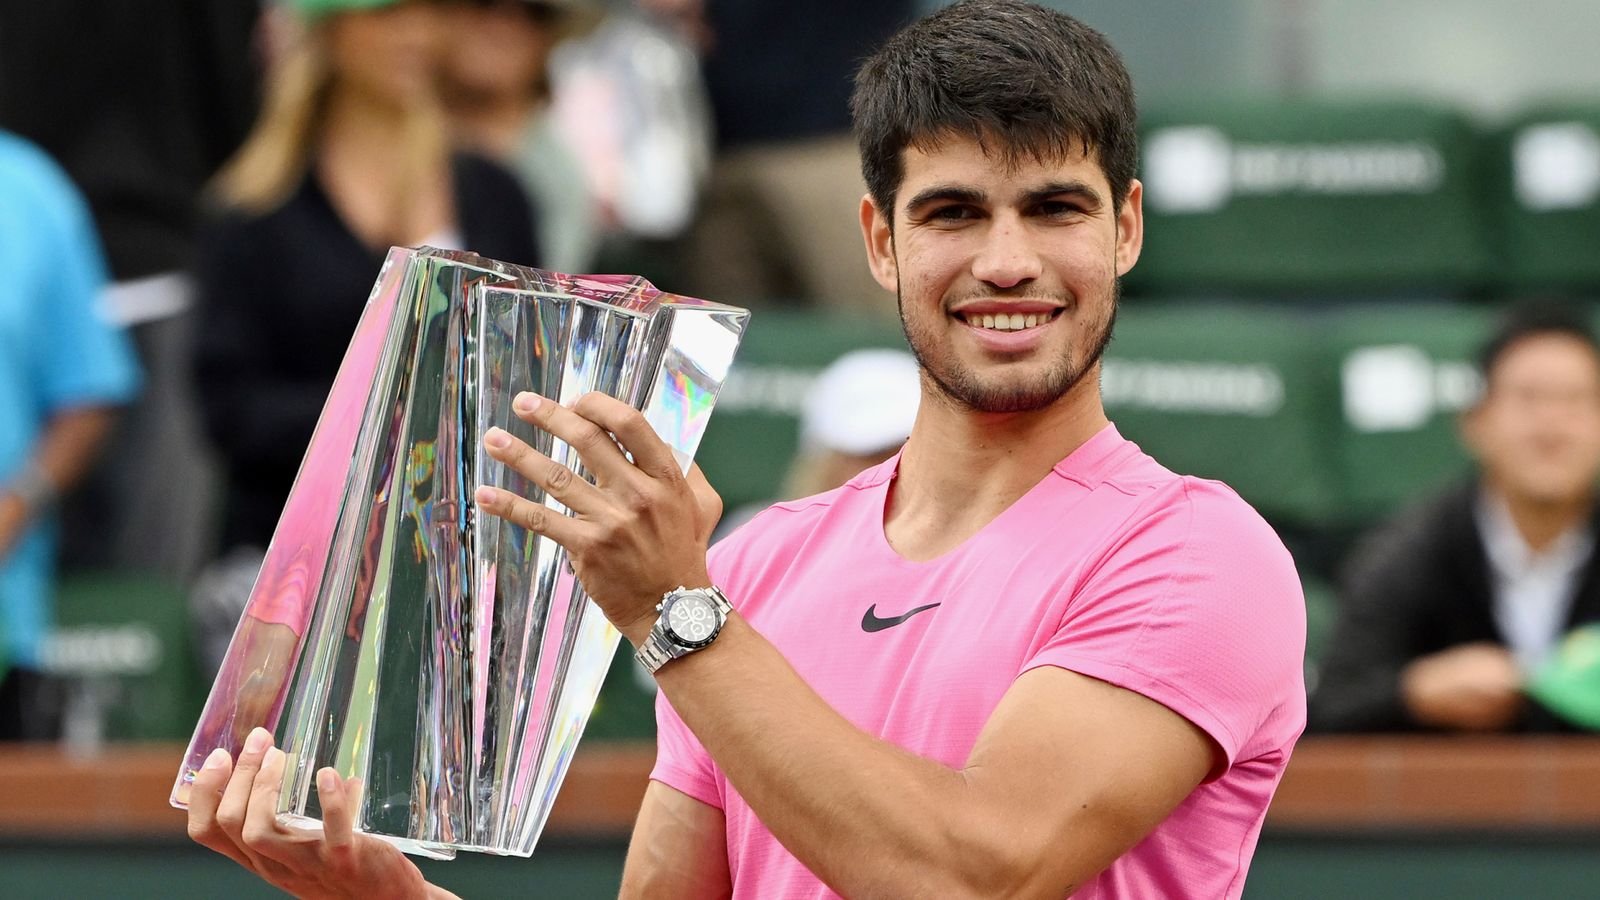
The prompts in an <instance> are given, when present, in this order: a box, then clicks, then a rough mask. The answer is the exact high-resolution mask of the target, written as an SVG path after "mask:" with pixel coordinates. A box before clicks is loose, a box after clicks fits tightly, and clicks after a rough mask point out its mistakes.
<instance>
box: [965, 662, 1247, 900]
mask: <svg viewBox="0 0 1600 900" xmlns="http://www.w3.org/2000/svg"><path fill="white" fill-rule="evenodd" d="M1223 758H1224V757H1223V753H1222V750H1221V748H1220V747H1219V746H1218V744H1217V743H1216V742H1215V741H1213V740H1212V739H1211V738H1210V737H1209V736H1208V735H1207V734H1206V733H1205V732H1204V731H1202V730H1201V729H1200V728H1198V727H1197V726H1195V725H1194V724H1193V723H1191V722H1190V721H1189V720H1187V719H1185V718H1183V717H1182V716H1180V715H1178V714H1177V713H1175V712H1173V711H1172V710H1171V709H1169V708H1167V707H1165V706H1163V705H1161V704H1160V703H1157V702H1156V701H1154V700H1151V699H1149V698H1148V697H1145V696H1143V695H1141V694H1138V693H1135V692H1133V691H1130V690H1126V689H1124V688H1120V687H1117V686H1115V685H1112V684H1109V683H1107V682H1104V681H1099V680H1097V679H1094V678H1090V677H1088V676H1085V675H1080V674H1078V673H1076V672H1071V671H1068V670H1066V669H1061V668H1056V667H1054V666H1041V667H1039V668H1035V669H1032V670H1030V671H1028V672H1026V673H1024V674H1023V675H1022V676H1021V677H1019V678H1018V679H1017V681H1016V682H1015V683H1014V684H1013V685H1012V686H1011V688H1010V690H1008V691H1007V692H1006V695H1005V697H1004V698H1003V699H1002V700H1001V702H1000V705H999V706H998V707H997V708H996V709H995V712H994V714H993V715H992V716H991V717H990V718H989V721H988V722H987V723H986V724H985V726H984V729H983V732H982V734H980V735H979V737H978V741H977V744H976V745H975V746H974V748H973V751H972V754H971V756H970V757H969V758H968V762H967V766H966V767H965V769H964V770H963V773H962V774H963V776H964V778H965V780H966V781H967V784H968V785H969V787H970V788H971V790H972V792H973V793H972V795H973V796H974V798H977V799H978V804H979V806H980V808H981V809H983V810H985V811H986V812H987V813H989V814H991V815H992V816H993V818H991V819H990V821H991V822H992V823H993V824H994V827H997V828H1004V829H1008V830H1010V831H1011V832H1012V833H1014V834H1015V835H1016V838H1017V840H1016V842H1015V846H1016V848H1017V852H1018V853H1019V854H1023V855H1024V856H1025V857H1028V858H1024V859H1020V860H1017V862H1019V863H1021V864H1022V865H1023V866H1024V867H1025V868H1026V867H1034V870H1035V871H1037V872H1039V874H1040V877H1039V881H1038V883H1037V884H1036V885H1034V887H1035V888H1036V889H1037V890H1030V891H1028V892H1027V893H1028V894H1029V895H1032V894H1034V893H1046V894H1047V893H1049V892H1050V891H1052V890H1058V889H1059V887H1060V886H1063V885H1067V886H1071V887H1073V888H1075V887H1077V886H1078V885H1081V884H1083V883H1084V882H1085V881H1086V880H1088V879H1089V878H1091V877H1093V876H1094V875H1095V874H1096V873H1098V872H1099V871H1101V870H1102V869H1104V868H1105V867H1106V866H1108V865H1110V864H1111V862H1112V861H1113V860H1115V859H1116V858H1117V857H1118V856H1120V855H1122V854H1123V853H1124V852H1126V851H1127V850H1128V849H1130V848H1131V847H1133V846H1134V845H1135V844H1137V843H1138V842H1139V841H1140V840H1141V839H1143V838H1144V837H1145V836H1146V835H1147V834H1149V833H1150V832H1151V831H1152V830H1154V829H1155V827H1156V826H1157V825H1159V824H1161V822H1162V821H1163V820H1164V819H1166V817H1167V816H1168V815H1169V814H1170V813H1171V812H1172V811H1173V810H1174V809H1176V808H1177V807H1178V805H1179V804H1181V803H1182V802H1183V800H1184V798H1186V797H1188V796H1189V794H1190V793H1191V792H1192V791H1193V790H1194V789H1195V788H1196V787H1197V786H1198V785H1199V784H1200V783H1201V781H1203V780H1204V779H1205V778H1206V776H1207V774H1208V773H1210V772H1212V771H1213V770H1214V769H1216V768H1217V767H1219V766H1220V765H1222V764H1223V763H1222V761H1223Z"/></svg>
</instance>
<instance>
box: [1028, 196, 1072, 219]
mask: <svg viewBox="0 0 1600 900" xmlns="http://www.w3.org/2000/svg"><path fill="white" fill-rule="evenodd" d="M1080 212H1082V210H1080V209H1079V208H1078V207H1077V206H1075V205H1074V204H1071V203H1067V202H1066V201H1063V200H1046V201H1045V202H1043V203H1041V204H1039V214H1040V215H1042V216H1044V217H1046V218H1050V219H1059V218H1065V217H1066V216H1074V215H1077V214H1078V213H1080Z"/></svg>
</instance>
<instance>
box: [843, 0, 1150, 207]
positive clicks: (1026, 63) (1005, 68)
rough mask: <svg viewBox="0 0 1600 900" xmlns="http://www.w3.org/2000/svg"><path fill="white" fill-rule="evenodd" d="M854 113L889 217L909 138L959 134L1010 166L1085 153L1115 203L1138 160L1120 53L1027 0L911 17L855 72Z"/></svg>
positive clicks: (870, 175)
mask: <svg viewBox="0 0 1600 900" xmlns="http://www.w3.org/2000/svg"><path fill="white" fill-rule="evenodd" d="M850 113H851V116H852V117H853V119H854V121H855V132H856V140H857V141H858V142H859V143H860V146H861V174H862V176H863V177H864V178H865V180H866V182H867V190H868V191H869V192H870V193H871V194H872V200H873V202H874V203H876V204H877V206H878V208H879V209H880V210H882V211H883V212H884V214H885V215H886V216H888V217H889V220H890V222H891V223H892V222H893V220H894V216H893V212H894V201H895V194H896V192H897V191H898V190H899V188H900V182H901V181H902V180H903V179H904V177H905V162H904V159H905V157H904V153H905V150H906V148H907V147H912V146H915V147H919V148H923V149H927V148H930V147H931V146H932V145H933V144H934V143H935V142H936V141H938V140H940V139H941V138H944V137H948V136H951V135H962V136H967V137H971V138H973V139H974V140H976V141H978V142H979V143H980V145H982V146H983V147H984V150H985V152H987V153H991V154H993V153H998V155H999V157H1000V159H1001V160H1002V161H1003V162H1004V163H1005V164H1007V165H1010V164H1013V163H1014V162H1016V161H1018V160H1019V159H1020V158H1021V157H1023V156H1029V157H1032V158H1034V159H1039V160H1056V159H1063V158H1066V157H1067V156H1069V155H1071V154H1072V153H1073V152H1074V151H1081V152H1082V153H1083V154H1084V155H1085V156H1088V157H1090V158H1091V159H1094V160H1095V161H1097V162H1098V163H1099V164H1100V168H1101V170H1102V171H1103V172H1104V173H1105V176H1106V181H1107V182H1108V183H1109V184H1110V185H1111V195H1112V197H1111V199H1112V205H1113V208H1114V209H1120V208H1121V206H1122V200H1123V198H1124V197H1126V196H1127V193H1128V189H1129V187H1130V185H1131V183H1132V181H1133V177H1134V171H1135V168H1136V167H1137V165H1138V157H1139V138H1138V133H1137V131H1136V130H1135V125H1136V119H1137V109H1136V106H1135V103H1134V97H1133V82H1132V80H1131V79H1130V78H1129V77H1128V70H1127V68H1126V67H1125V66H1124V65H1123V63H1122V57H1121V56H1120V55H1118V53H1117V51H1116V49H1115V48H1113V47H1112V46H1111V43H1110V42H1109V41H1107V40H1106V38H1105V35H1103V34H1101V33H1100V32H1098V31H1095V30H1094V29H1092V28H1090V27H1088V26H1086V25H1084V24H1083V23H1082V22H1079V21H1078V20H1076V19H1074V18H1072V17H1071V16H1068V15H1065V14H1063V13H1059V12H1056V11H1054V10H1051V9H1046V8H1044V7H1042V6H1038V5H1036V4H1033V3H1027V2H1022V0H963V2H960V3H956V4H954V5H952V6H948V7H946V8H944V9H942V10H940V11H938V12H936V13H934V14H932V15H930V16H928V17H927V18H924V19H922V20H920V21H918V22H915V23H913V24H911V25H910V26H908V27H906V28H905V29H903V30H902V31H901V32H900V33H899V34H896V35H895V36H894V37H892V38H890V39H889V41H888V43H886V44H884V45H883V47H882V48H880V49H879V50H878V52H876V53H875V54H873V55H872V56H871V57H870V58H869V59H868V60H867V61H866V62H865V63H864V64H863V65H862V66H861V69H860V71H859V72H857V73H856V85H855V94H854V95H853V96H852V97H851V99H850ZM996 144H998V146H995V145H996Z"/></svg>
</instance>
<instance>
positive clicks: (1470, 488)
mask: <svg viewBox="0 0 1600 900" xmlns="http://www.w3.org/2000/svg"><path fill="white" fill-rule="evenodd" d="M1477 492H1478V486H1477V483H1476V481H1474V480H1465V481H1458V482H1454V483H1452V484H1450V485H1448V486H1446V487H1444V488H1442V489H1438V490H1435V491H1434V492H1432V493H1429V494H1426V495H1424V496H1422V497H1419V498H1417V499H1415V500H1413V501H1411V502H1410V503H1408V504H1406V505H1405V506H1403V507H1401V509H1400V510H1399V511H1397V512H1396V513H1394V514H1393V515H1391V516H1390V517H1389V518H1388V519H1386V520H1384V521H1383V522H1381V523H1379V524H1378V525H1377V526H1375V527H1374V528H1372V529H1371V530H1370V531H1369V532H1368V533H1367V535H1366V537H1365V538H1364V539H1363V542H1362V543H1363V544H1364V545H1365V546H1366V547H1367V548H1368V549H1371V548H1372V547H1373V546H1374V545H1382V546H1386V547H1389V548H1397V547H1403V548H1408V549H1407V552H1409V548H1415V547H1418V546H1420V545H1430V546H1433V545H1440V544H1458V543H1460V542H1461V541H1463V540H1469V539H1471V538H1472V537H1473V536H1474V535H1476V532H1477V520H1476V517H1475V516H1474V515H1473V506H1474V502H1475V498H1476V497H1477Z"/></svg>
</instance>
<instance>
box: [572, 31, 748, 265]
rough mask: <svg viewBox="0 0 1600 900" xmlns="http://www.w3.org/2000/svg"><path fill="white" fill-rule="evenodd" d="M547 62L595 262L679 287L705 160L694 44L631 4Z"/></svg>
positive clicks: (705, 130) (705, 122)
mask: <svg viewBox="0 0 1600 900" xmlns="http://www.w3.org/2000/svg"><path fill="white" fill-rule="evenodd" d="M630 3H631V0H630ZM550 63H551V64H550V79H551V80H550V83H551V89H552V97H551V106H550V113H549V116H550V119H551V121H552V123H553V125H552V127H553V128H554V129H555V130H557V131H558V132H559V133H560V134H561V136H562V138H563V139H564V140H565V141H566V142H567V143H568V144H569V146H571V147H572V148H573V150H574V152H575V153H576V155H577V159H578V162H579V163H580V165H581V169H582V173H583V181H584V186H585V188H586V190H587V192H588V194H589V195H590V197H591V198H592V200H593V203H594V209H595V212H596V217H597V220H598V221H597V224H598V229H599V241H598V246H597V247H596V259H597V261H596V262H595V263H593V264H592V266H591V268H593V269H597V270H599V271H606V272H630V273H636V274H640V275H644V276H645V277H647V278H650V279H652V280H654V281H655V282H656V283H657V284H660V285H662V286H664V287H670V288H672V289H674V290H681V289H682V283H683V277H682V275H681V272H682V270H683V264H682V260H681V257H682V252H683V248H682V246H681V241H682V237H683V233H684V231H685V229H687V228H688V226H689V223H690V222H691V221H693V218H694V213H695V208H696V206H697V204H698V202H699V196H700V191H701V189H702V187H703V186H704V182H705V178H706V174H707V172H708V171H709V170H710V167H711V114H710V105H709V103H708V101H707V100H706V96H705V86H704V84H703V83H702V82H701V78H700V63H699V60H698V58H697V57H696V55H695V50H694V48H693V47H691V46H690V45H689V43H688V42H687V41H685V40H684V39H683V38H682V37H681V36H679V35H678V34H677V33H676V32H674V31H673V30H672V29H671V28H669V27H667V26H665V25H663V24H661V23H659V22H657V21H655V20H654V19H652V18H650V17H648V16H643V15H640V14H638V12H637V11H636V10H627V9H623V10H613V11H612V12H611V13H609V14H608V15H606V16H605V17H604V19H603V20H602V21H600V22H599V23H598V25H597V27H595V28H594V29H593V30H592V31H590V32H589V33H587V34H585V35H584V36H582V37H581V38H578V39H576V40H569V41H565V42H563V44H562V45H561V46H560V47H558V48H556V51H555V53H554V54H553V55H552V57H551V61H550ZM718 296H721V295H720V294H719V295H718Z"/></svg>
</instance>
